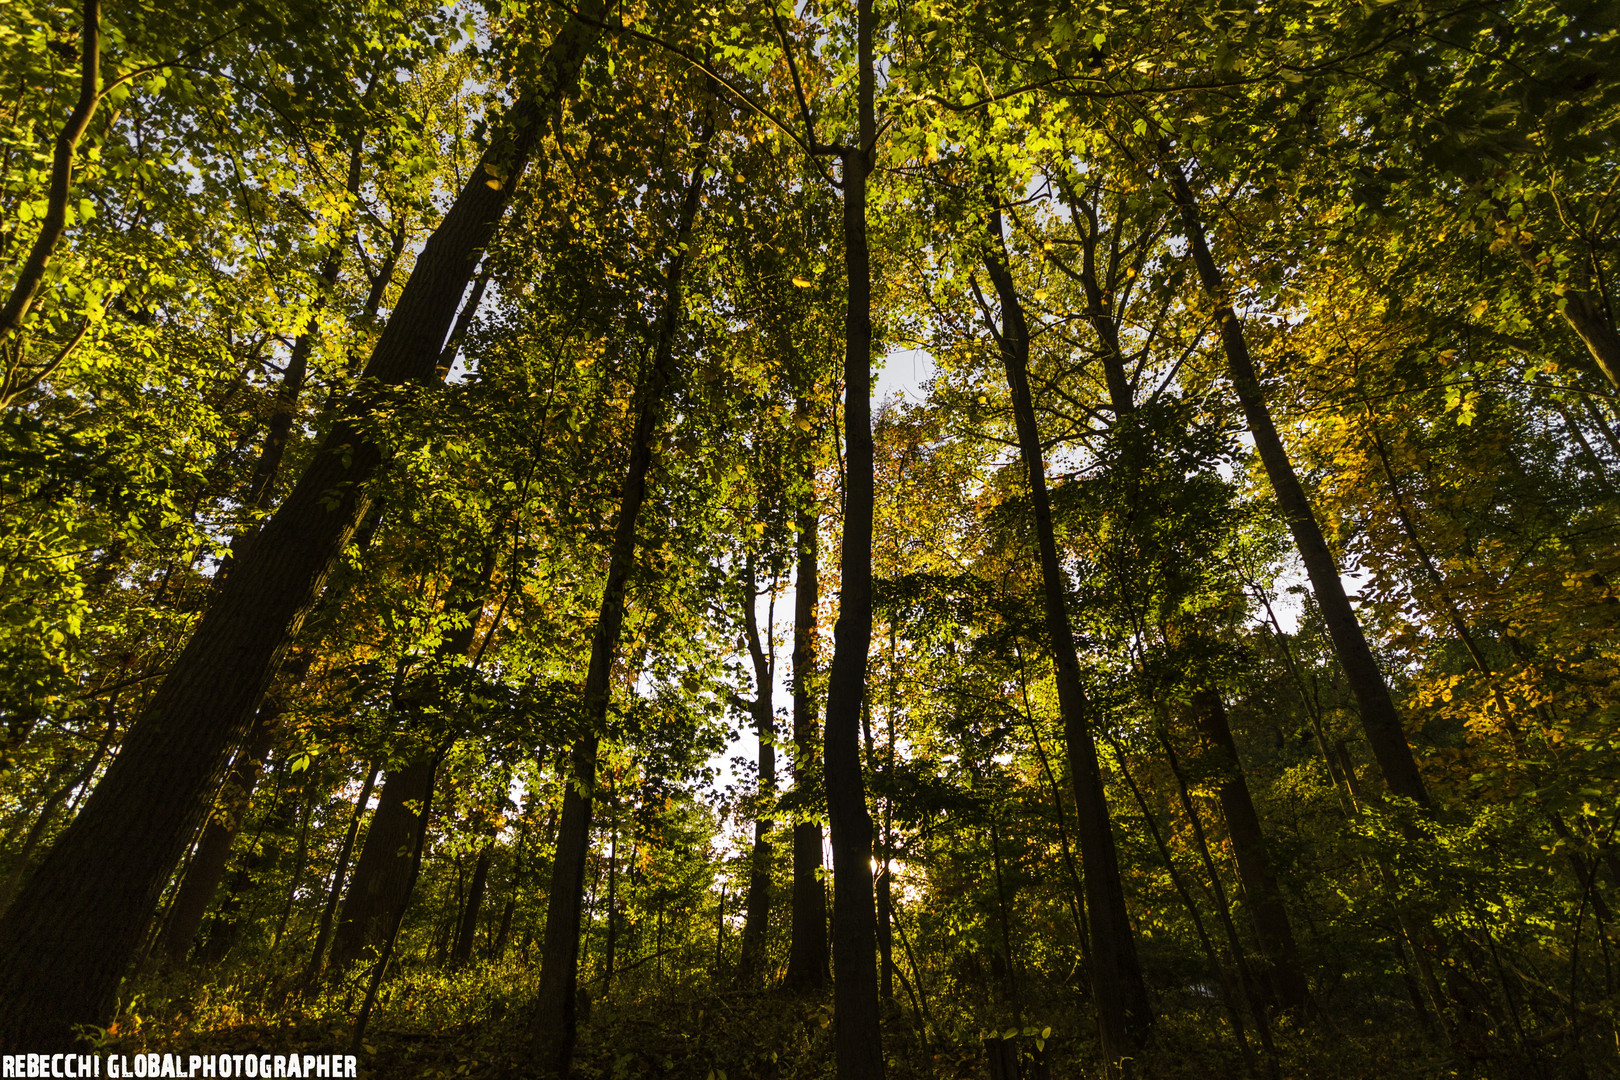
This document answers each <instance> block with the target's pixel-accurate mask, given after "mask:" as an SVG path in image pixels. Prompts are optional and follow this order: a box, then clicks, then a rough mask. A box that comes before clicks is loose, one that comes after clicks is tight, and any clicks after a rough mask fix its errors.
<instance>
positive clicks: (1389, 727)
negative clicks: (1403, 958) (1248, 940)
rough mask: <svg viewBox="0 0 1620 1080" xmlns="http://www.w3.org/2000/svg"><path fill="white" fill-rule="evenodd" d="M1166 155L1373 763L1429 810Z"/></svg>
mask: <svg viewBox="0 0 1620 1080" xmlns="http://www.w3.org/2000/svg"><path fill="white" fill-rule="evenodd" d="M1161 152H1162V154H1163V157H1164V162H1163V168H1164V171H1165V175H1166V176H1167V177H1168V178H1169V180H1170V187H1171V190H1172V191H1173V193H1174V195H1175V199H1176V203H1177V205H1178V206H1179V208H1180V210H1181V220H1182V224H1183V226H1184V227H1185V228H1186V230H1187V240H1188V244H1189V246H1190V247H1191V249H1192V256H1193V263H1194V265H1195V266H1196V267H1197V269H1198V276H1199V279H1200V280H1201V281H1202V282H1203V286H1204V292H1205V294H1206V295H1207V296H1208V297H1209V299H1210V300H1211V302H1213V303H1214V304H1215V305H1216V309H1215V318H1216V319H1218V320H1219V321H1220V326H1221V343H1222V345H1223V346H1225V349H1226V363H1227V373H1228V375H1229V377H1230V378H1231V380H1232V389H1233V390H1234V391H1235V392H1236V393H1237V397H1238V402H1239V404H1241V405H1242V407H1243V415H1244V418H1245V419H1246V420H1247V421H1248V425H1249V431H1250V433H1251V434H1253V436H1254V445H1255V449H1256V450H1257V451H1258V452H1259V454H1260V461H1261V464H1262V465H1264V466H1265V470H1266V476H1267V477H1268V478H1269V479H1270V480H1271V487H1272V490H1273V491H1274V492H1275V493H1276V495H1277V505H1278V507H1279V508H1280V509H1281V510H1282V514H1283V518H1284V520H1286V521H1287V523H1288V529H1289V531H1290V532H1291V533H1292V534H1293V536H1294V546H1295V547H1296V548H1298V550H1299V557H1300V559H1301V560H1302V561H1303V562H1304V563H1305V571H1306V573H1307V574H1308V575H1309V576H1310V579H1311V591H1312V592H1313V593H1314V594H1315V595H1316V602H1317V605H1318V606H1319V607H1320V608H1321V610H1322V620H1323V622H1325V623H1326V624H1327V630H1328V637H1329V638H1330V639H1331V640H1332V642H1333V649H1334V652H1335V653H1337V654H1338V657H1339V664H1340V666H1341V667H1343V669H1344V675H1345V679H1346V681H1348V682H1349V684H1350V691H1351V693H1353V694H1354V695H1355V698H1356V706H1357V708H1358V710H1359V711H1360V713H1361V724H1362V728H1363V730H1365V732H1366V734H1367V742H1368V744H1369V745H1370V746H1371V747H1372V751H1373V758H1374V760H1376V761H1377V762H1378V767H1379V770H1380V771H1381V772H1382V773H1383V775H1384V782H1385V783H1386V784H1388V785H1389V789H1390V791H1392V792H1394V793H1395V794H1396V795H1399V796H1402V797H1404V798H1408V799H1411V800H1412V801H1413V802H1415V803H1417V804H1418V805H1419V806H1422V807H1428V805H1429V793H1428V790H1427V788H1425V787H1424V784H1423V776H1422V774H1421V773H1419V772H1418V767H1417V761H1416V759H1415V758H1413V756H1412V747H1411V746H1410V745H1409V744H1408V743H1407V741H1406V732H1405V730H1404V729H1403V728H1402V727H1401V716H1400V713H1399V712H1398V711H1396V708H1395V702H1394V699H1393V698H1391V697H1390V693H1389V686H1388V684H1386V683H1385V681H1384V673H1383V672H1382V671H1380V670H1379V669H1378V661H1377V660H1376V659H1374V657H1373V653H1372V649H1371V647H1370V646H1368V644H1367V637H1366V634H1364V633H1363V632H1362V628H1361V622H1360V620H1358V619H1357V618H1356V612H1355V609H1354V608H1352V607H1351V606H1350V600H1349V598H1348V597H1347V596H1346V595H1345V592H1344V583H1343V582H1342V581H1341V580H1340V579H1339V568H1338V566H1337V565H1335V563H1334V561H1333V553H1332V552H1331V551H1329V550H1328V546H1327V541H1326V540H1324V539H1323V537H1322V527H1321V525H1320V524H1319V523H1318V522H1317V520H1316V514H1315V513H1314V511H1313V510H1312V509H1311V503H1310V499H1309V498H1308V497H1307V496H1306V494H1305V489H1304V488H1303V487H1302V486H1301V485H1300V482H1299V477H1298V476H1297V475H1296V474H1295V472H1294V465H1293V462H1292V461H1290V460H1289V458H1288V451H1287V450H1286V449H1285V448H1284V447H1283V444H1282V439H1281V438H1280V437H1279V436H1278V435H1277V426H1276V425H1275V424H1274V423H1272V419H1271V409H1270V407H1269V406H1268V405H1267V404H1266V398H1265V392H1264V390H1263V389H1262V388H1261V385H1260V379H1259V377H1258V376H1257V375H1256V374H1255V370H1254V362H1253V360H1252V359H1251V358H1250V356H1249V345H1248V341H1247V340H1246V339H1245V338H1244V336H1243V324H1242V323H1241V322H1239V321H1238V317H1237V312H1236V311H1234V310H1233V309H1232V297H1231V295H1230V293H1228V291H1227V288H1226V283H1225V280H1224V279H1223V277H1222V275H1221V271H1220V268H1219V267H1218V266H1216V264H1215V259H1214V257H1213V256H1212V255H1211V254H1210V251H1209V244H1208V242H1207V240H1206V239H1205V235H1204V223H1203V218H1202V217H1201V216H1200V214H1199V210H1198V203H1197V201H1196V200H1195V199H1194V198H1193V193H1192V189H1191V188H1190V187H1189V186H1188V184H1187V177H1186V174H1185V173H1183V171H1182V169H1181V165H1180V164H1179V163H1178V162H1177V161H1176V160H1175V159H1174V158H1173V157H1172V156H1171V153H1170V147H1169V146H1168V145H1164V146H1162V147H1161Z"/></svg>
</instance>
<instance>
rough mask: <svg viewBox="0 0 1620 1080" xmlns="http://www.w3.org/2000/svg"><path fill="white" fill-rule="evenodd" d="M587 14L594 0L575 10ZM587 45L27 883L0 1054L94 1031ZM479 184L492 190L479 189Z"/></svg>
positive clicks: (584, 32)
mask: <svg viewBox="0 0 1620 1080" xmlns="http://www.w3.org/2000/svg"><path fill="white" fill-rule="evenodd" d="M586 7H587V9H588V11H589V14H590V15H591V16H592V17H596V16H599V15H600V12H601V3H600V0H589V2H588V3H587V5H586ZM595 33H596V32H595V30H594V29H592V28H591V27H589V26H587V25H586V24H584V23H582V22H580V21H578V20H574V19H570V20H569V21H568V23H567V24H566V27H565V29H563V30H562V31H561V33H560V34H559V37H558V40H557V41H556V42H554V43H553V46H552V48H551V49H550V51H549V53H548V61H547V69H546V73H545V75H544V76H543V78H542V81H543V85H542V86H541V87H539V88H538V89H537V90H536V91H534V92H531V93H530V94H528V95H527V96H525V97H523V98H520V99H519V101H518V102H517V103H516V104H515V105H514V106H513V108H512V109H511V110H510V111H509V112H508V113H507V115H506V117H505V122H504V123H503V124H502V125H501V131H502V134H501V135H500V136H499V137H498V138H496V140H495V141H494V143H493V144H492V145H491V146H490V148H489V149H488V150H487V151H486V152H485V154H484V155H483V159H482V160H481V162H480V164H479V165H478V166H477V167H475V168H474V169H473V170H472V173H471V176H470V179H469V180H468V182H467V185H466V186H465V187H464V188H463V189H462V190H461V192H460V194H459V195H458V196H457V198H456V200H455V202H454V203H453V204H452V206H451V208H450V210H449V212H448V213H447V214H446V215H445V218H444V220H443V221H442V222H441V223H440V225H439V227H438V228H437V229H435V230H434V233H433V235H432V236H431V237H429V239H428V241H427V243H426V245H424V247H423V249H422V251H421V253H420V254H419V255H418V256H417V260H416V266H415V269H414V270H413V272H412V274H411V277H410V280H409V281H407V282H406V284H405V288H404V290H403V291H402V293H401V295H400V297H399V301H398V303H397V304H396V305H395V306H394V310H393V314H392V316H391V318H390V319H389V321H388V325H387V327H386V328H385V329H384V330H383V333H382V335H381V337H380V338H379V339H378V341H377V345H376V348H375V349H374V350H373V351H372V354H371V360H370V362H369V363H368V364H367V365H366V370H365V373H364V374H365V376H366V385H367V386H368V387H371V388H373V389H368V390H366V391H363V392H360V393H358V394H357V395H356V396H355V397H354V398H352V399H350V400H347V401H346V402H345V405H344V408H343V409H342V410H340V413H339V417H338V419H337V420H336V421H335V422H334V423H333V425H332V426H331V428H330V429H329V432H328V435H327V437H326V439H325V440H324V441H323V443H322V445H321V448H320V449H319V450H318V451H316V453H315V455H314V457H313V458H312V460H311V461H310V463H309V465H308V467H307V468H306V469H305V471H304V474H303V476H302V477H301V478H300V479H299V480H298V482H297V483H296V484H295V485H294V487H293V490H292V492H291V493H290V494H289V495H288V496H287V498H286V501H285V502H283V503H282V505H281V508H280V509H279V510H278V511H277V512H276V513H275V514H274V515H273V516H272V517H271V519H270V520H269V521H268V522H267V523H266V525H265V527H264V529H263V530H262V531H261V532H260V533H259V535H258V537H257V538H256V540H255V542H254V543H253V545H252V547H251V549H250V550H249V551H247V552H246V553H245V554H244V555H243V556H242V557H241V558H240V559H239V560H237V561H236V563H235V565H234V567H233V569H232V573H231V576H230V580H229V581H227V582H225V583H224V584H223V585H222V586H221V588H220V589H219V591H218V592H217V593H216V595H215V596H214V599H213V602H212V603H211V604H210V606H209V608H208V610H207V611H206V612H205V613H204V614H203V616H202V618H201V619H199V620H198V622H197V625H196V627H195V629H194V630H193V631H192V634H191V637H190V639H189V640H188V642H187V644H186V646H185V647H184V648H183V649H182V650H181V652H180V654H179V655H178V656H177V657H176V658H175V660H174V663H173V665H172V667H171V668H170V671H169V674H168V675H167V677H165V678H164V680H163V682H162V683H161V684H160V685H159V687H158V689H157V691H156V692H155V693H154V695H153V697H152V700H151V703H150V704H149V706H148V707H147V710H146V712H145V714H144V715H143V716H142V717H141V718H140V719H139V720H137V721H136V722H135V724H134V725H133V726H132V727H131V729H130V730H129V732H128V733H127V735H126V736H125V738H124V742H123V745H122V747H121V748H120V750H119V754H118V757H117V758H116V759H115V760H114V761H113V763H112V765H111V767H110V768H109V769H108V770H107V774H106V776H105V777H104V778H103V779H102V781H101V783H100V784H99V785H97V788H96V790H95V792H94V794H92V795H91V797H90V798H89V799H88V800H86V802H85V805H84V808H83V809H82V810H81V811H80V813H79V815H78V817H77V818H76V819H75V820H74V822H73V824H72V825H71V826H70V827H69V828H68V829H67V830H66V832H65V833H64V834H63V835H62V837H61V838H60V839H59V840H58V841H57V843H56V844H55V846H54V847H53V849H52V850H51V852H50V854H49V855H48V856H47V857H46V858H45V860H44V862H43V864H42V865H41V866H40V868H39V871H38V872H37V873H36V874H34V876H33V877H32V878H31V879H30V880H29V882H28V884H27V885H26V886H25V887H24V888H23V890H22V892H21V893H20V894H19V895H18V897H17V899H16V901H15V902H13V904H12V905H11V908H10V909H9V910H8V911H7V912H6V914H5V915H4V916H3V917H0V1051H8V1052H9V1051H29V1052H36V1053H37V1052H41V1051H48V1050H68V1049H71V1048H72V1047H73V1045H74V1043H73V1028H74V1025H76V1024H84V1023H91V1024H98V1025H103V1026H104V1025H106V1024H107V1023H109V1022H110V1021H111V1019H112V1014H113V1010H114V1009H115V1008H116V1004H117V995H118V985H119V982H120V981H121V980H122V979H123V976H124V973H125V971H126V970H127V969H128V967H129V965H130V963H131V961H132V960H133V959H134V958H135V956H136V954H137V952H138V951H139V950H140V948H141V945H142V943H143V941H144V940H145V937H146V932H147V928H148V926H149V924H150V922H151V919H152V915H153V912H154V910H155V909H156V907H157V903H158V900H159V898H160V896H161V894H162V891H163V887H164V885H165V883H166V882H167V881H168V879H169V877H170V875H171V874H173V872H174V868H175V866H176V865H177V864H178V863H179V861H180V859H181V857H182V856H183V855H184V853H185V850H186V847H187V846H188V845H189V844H190V842H191V839H192V837H193V836H195V835H196V833H197V830H198V829H199V828H200V827H201V826H202V824H203V821H204V819H205V818H206V817H207V814H208V810H209V808H210V806H211V805H212V803H213V798H214V793H215V792H216V791H217V790H218V788H219V785H220V783H221V782H222V781H223V779H224V776H225V772H226V769H227V768H228V766H229V763H230V759H231V755H232V752H233V751H234V750H235V749H236V748H238V747H239V746H241V744H242V742H243V740H244V738H245V736H246V734H247V729H248V726H249V724H250V722H251V720H252V716H253V710H254V709H255V708H256V706H257V705H258V702H259V698H260V697H261V696H262V694H263V692H264V688H265V685H266V684H267V682H268V680H269V678H270V676H271V674H272V673H273V672H274V670H275V669H276V668H277V667H278V666H279V665H280V662H281V659H282V657H283V655H284V653H285V651H286V649H287V645H288V643H289V642H290V641H291V639H292V638H293V636H294V635H296V634H297V632H298V629H299V627H300V626H301V625H302V624H303V621H304V618H305V616H306V615H307V614H308V612H309V610H310V608H311V607H312V606H313V604H314V602H315V598H316V597H317V596H318V595H319V593H320V589H321V586H322V584H323V583H324V582H325V580H326V578H327V576H328V574H329V573H330V572H331V570H332V568H333V566H334V564H335V563H336V561H337V559H338V556H339V555H340V553H341V552H342V551H343V548H344V547H345V545H346V544H347V543H348V542H349V540H350V539H351V538H352V537H353V536H354V533H355V530H356V528H357V527H358V525H359V523H360V521H361V520H362V519H363V518H364V516H365V512H366V509H367V507H368V506H369V505H370V501H371V495H370V491H369V486H370V481H371V480H372V478H373V477H374V476H375V475H376V473H377V471H378V469H379V467H380V466H381V464H382V461H383V453H384V452H383V448H382V446H381V445H380V444H378V443H377V442H376V441H374V440H373V439H372V438H371V437H370V436H369V435H368V434H366V425H365V423H364V419H365V417H366V415H367V414H368V413H369V412H371V411H372V409H374V408H375V407H377V405H379V404H380V403H381V402H380V399H379V395H380V394H382V393H384V392H385V388H390V387H398V386H403V385H406V384H409V383H413V382H421V381H424V380H427V379H430V378H431V377H432V376H433V373H434V368H435V365H436V364H437V361H438V359H439V354H440V349H441V347H442V346H443V344H444V340H445V336H446V334H447V333H448V332H449V330H450V325H451V322H452V320H453V319H454V318H455V314H456V309H457V307H458V306H459V305H460V302H461V300H462V297H463V296H464V295H465V293H466V290H467V284H468V282H469V281H470V279H471V277H472V274H473V271H474V268H475V267H476V265H477V262H478V258H479V256H480V255H481V254H482V252H483V250H484V248H485V247H486V246H487V245H488V243H489V241H490V238H491V237H492V236H493V235H494V232H495V229H496V225H497V223H498V221H499V219H500V217H501V215H502V213H503V211H504V210H505V208H506V204H507V202H508V200H509V199H510V197H511V192H512V190H513V189H514V188H515V187H516V186H517V184H518V181H519V179H520V178H521V176H522V174H523V170H524V167H525V166H526V164H527V162H528V158H529V155H530V152H531V151H532V149H533V148H534V146H535V145H536V144H537V141H538V138H539V135H540V133H541V129H542V128H543V127H545V126H546V123H547V121H548V120H549V118H550V116H551V115H553V114H554V112H555V110H556V107H557V105H558V103H559V101H560V99H561V97H562V96H563V94H564V93H565V92H566V91H567V88H568V87H569V86H570V85H571V84H572V82H573V80H574V78H575V76H576V75H577V72H578V69H579V64H580V62H581V60H582V58H583V54H584V53H585V51H586V49H587V47H588V46H589V44H590V42H591V41H592V40H593V39H594V37H595ZM486 181H494V183H493V185H492V184H491V183H489V182H486Z"/></svg>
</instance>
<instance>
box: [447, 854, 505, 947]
mask: <svg viewBox="0 0 1620 1080" xmlns="http://www.w3.org/2000/svg"><path fill="white" fill-rule="evenodd" d="M494 852H495V842H494V841H493V840H492V841H490V842H489V843H487V844H485V845H484V848H483V850H482V851H480V852H479V853H478V861H477V862H476V863H474V864H473V875H472V881H471V883H469V884H468V886H467V899H466V902H465V903H463V904H462V906H461V926H460V928H459V929H458V930H457V931H456V947H455V949H454V950H453V951H452V952H451V953H450V966H451V967H457V968H462V967H466V966H467V963H468V962H469V961H470V960H472V951H473V942H474V940H476V937H477V933H478V912H479V910H480V909H481V908H482V907H483V905H484V885H485V883H486V882H488V881H489V861H490V859H491V857H493V855H494Z"/></svg>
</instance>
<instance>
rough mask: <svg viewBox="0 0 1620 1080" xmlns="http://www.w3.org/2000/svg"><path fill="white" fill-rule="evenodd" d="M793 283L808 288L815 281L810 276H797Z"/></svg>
mask: <svg viewBox="0 0 1620 1080" xmlns="http://www.w3.org/2000/svg"><path fill="white" fill-rule="evenodd" d="M793 284H795V285H797V286H798V287H799V288H801V289H808V288H809V287H810V286H812V285H814V284H815V282H813V281H811V280H810V279H809V278H802V277H795V278H794V279H793Z"/></svg>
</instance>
